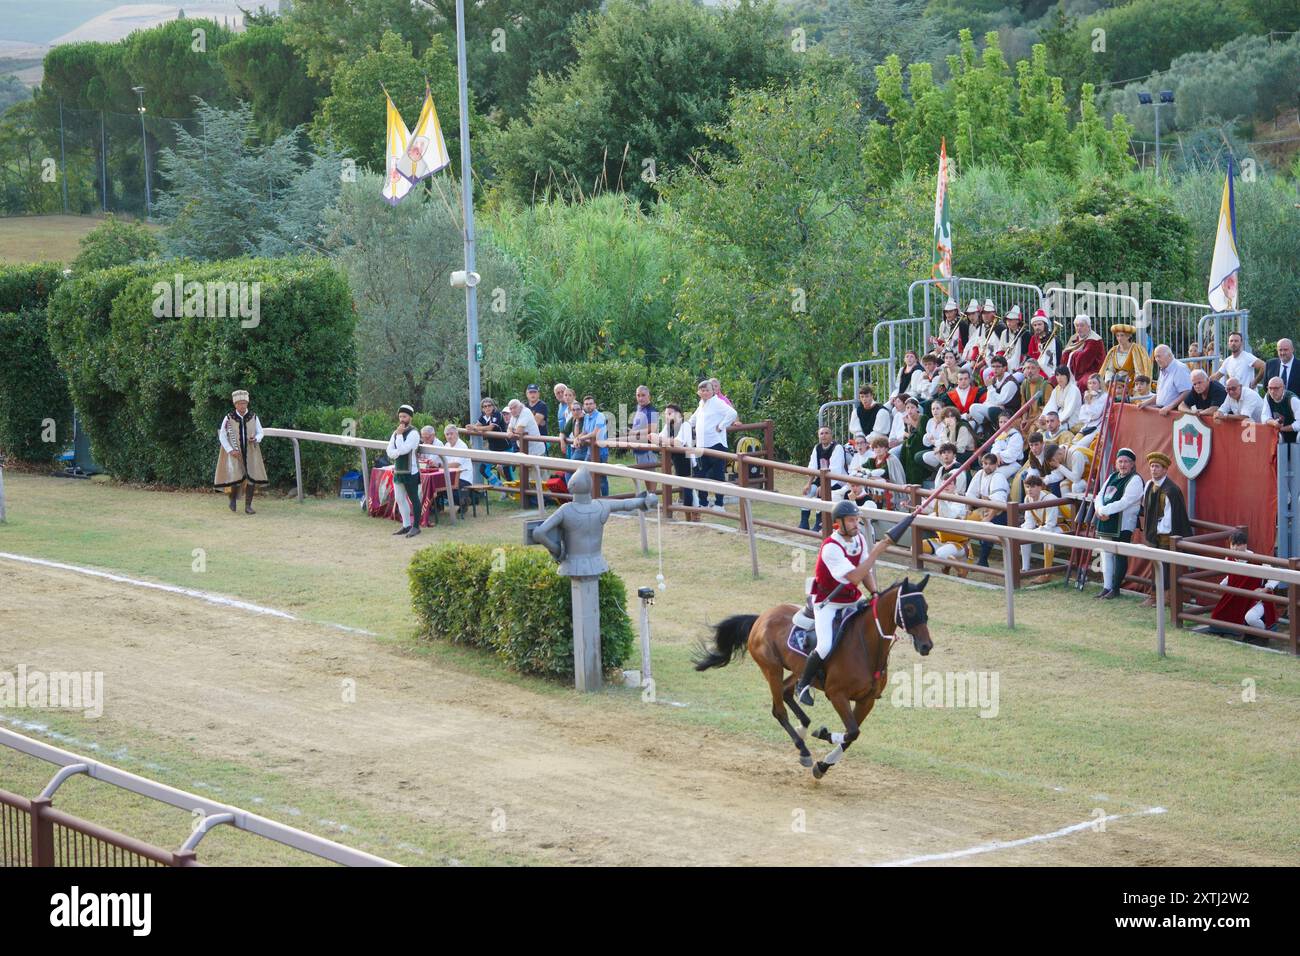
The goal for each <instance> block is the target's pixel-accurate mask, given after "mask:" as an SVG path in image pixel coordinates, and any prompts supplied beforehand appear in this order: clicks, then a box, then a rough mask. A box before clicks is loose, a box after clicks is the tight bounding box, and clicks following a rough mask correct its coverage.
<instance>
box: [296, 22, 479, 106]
mask: <svg viewBox="0 0 1300 956" xmlns="http://www.w3.org/2000/svg"><path fill="white" fill-rule="evenodd" d="M466 7H467V8H471V9H472V5H471V4H466ZM284 23H285V28H286V29H285V39H286V40H287V42H288V43H289V46H290V47H292V48H293V49H294V50H295V51H296V52H297V54H298V56H300V57H301V58H302V60H303V62H304V63H305V64H306V66H307V73H308V75H310V76H314V77H317V78H318V79H321V80H329V79H331V78H333V77H334V76H335V75H336V74H337V73H338V71H339V70H340V68H342V67H345V66H346V65H347V64H349V63H355V62H356V61H357V60H358V59H360V58H361V57H362V56H363V55H365V54H366V52H367V51H369V50H373V49H375V48H376V47H378V46H379V45H380V41H381V39H382V38H383V36H384V34H386V33H393V34H395V35H397V36H399V37H405V38H406V39H407V40H408V41H409V42H412V43H414V44H415V48H416V54H417V55H419V54H421V53H423V52H424V49H425V47H426V46H427V45H428V43H429V40H430V38H431V37H432V36H433V32H434V28H435V25H436V23H437V17H436V15H435V14H434V12H433V11H432V10H430V9H429V7H427V6H426V5H425V4H423V3H415V2H412V0H297V2H295V3H294V4H293V6H292V8H290V9H289V11H288V13H287V15H286V16H285V17H284ZM421 92H423V88H422V89H421ZM380 128H381V129H382V128H383V126H382V124H381V126H380Z"/></svg>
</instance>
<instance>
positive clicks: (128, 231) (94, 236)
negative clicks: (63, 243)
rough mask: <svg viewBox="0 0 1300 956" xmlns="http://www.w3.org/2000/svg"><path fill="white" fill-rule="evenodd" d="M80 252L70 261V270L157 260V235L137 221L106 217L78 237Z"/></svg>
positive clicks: (78, 270) (80, 271) (79, 271)
mask: <svg viewBox="0 0 1300 956" xmlns="http://www.w3.org/2000/svg"><path fill="white" fill-rule="evenodd" d="M80 250H81V251H80V252H78V253H77V258H75V259H73V260H72V271H73V273H82V272H93V271H94V270H95V269H109V268H112V267H113V266H124V265H128V264H129V263H132V262H136V261H138V260H141V259H157V258H158V252H159V244H158V238H157V237H156V236H155V235H154V234H153V233H152V232H150V231H149V229H148V228H147V227H145V226H143V225H141V224H140V223H138V222H125V221H123V220H121V219H118V218H116V217H115V216H113V214H112V213H109V215H108V217H107V218H106V219H105V220H104V221H103V222H102V223H100V224H99V225H98V226H96V227H95V228H94V229H92V230H90V232H88V233H86V234H85V235H84V236H82V237H81V244H80Z"/></svg>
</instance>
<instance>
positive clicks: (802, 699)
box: [794, 651, 822, 707]
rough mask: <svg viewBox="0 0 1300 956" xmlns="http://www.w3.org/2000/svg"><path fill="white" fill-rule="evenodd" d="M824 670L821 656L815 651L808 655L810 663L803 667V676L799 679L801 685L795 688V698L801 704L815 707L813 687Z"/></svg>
mask: <svg viewBox="0 0 1300 956" xmlns="http://www.w3.org/2000/svg"><path fill="white" fill-rule="evenodd" d="M821 670H822V659H821V655H820V654H818V653H817V652H816V651H813V652H812V653H811V654H809V655H808V662H807V663H806V664H804V666H803V676H802V677H800V678H799V683H798V685H797V686H796V687H795V689H794V692H795V697H796V698H798V700H799V703H801V704H804V705H806V706H808V707H811V706H812V705H813V695H812V685H813V681H815V680H817V675H818V674H820V673H821Z"/></svg>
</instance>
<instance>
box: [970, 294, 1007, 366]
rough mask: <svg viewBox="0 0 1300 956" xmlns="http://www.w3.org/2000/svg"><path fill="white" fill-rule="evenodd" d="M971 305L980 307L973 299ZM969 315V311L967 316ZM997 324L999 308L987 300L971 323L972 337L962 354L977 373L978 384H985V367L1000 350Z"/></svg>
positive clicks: (990, 300)
mask: <svg viewBox="0 0 1300 956" xmlns="http://www.w3.org/2000/svg"><path fill="white" fill-rule="evenodd" d="M970 304H971V305H972V306H977V307H978V303H977V302H976V300H975V299H972V300H971V303H970ZM969 314H970V313H969V311H968V312H967V315H969ZM997 324H998V313H997V306H995V305H994V304H993V300H992V299H985V300H984V306H983V308H982V309H981V310H980V312H979V314H978V315H977V316H976V317H975V319H974V321H972V322H971V327H970V335H969V337H968V338H967V339H966V351H965V352H964V353H963V354H962V358H963V359H965V360H966V361H967V362H969V363H970V366H971V371H973V372H974V373H975V383H976V384H981V383H982V382H983V374H982V373H983V371H984V367H985V366H986V365H987V364H988V360H989V359H990V358H992V356H993V353H994V352H995V351H997V349H998V343H999V341H1000V340H999V338H998V336H997V332H996V331H995V330H996V328H997Z"/></svg>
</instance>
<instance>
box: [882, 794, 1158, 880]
mask: <svg viewBox="0 0 1300 956" xmlns="http://www.w3.org/2000/svg"><path fill="white" fill-rule="evenodd" d="M1168 812H1169V811H1168V810H1166V809H1165V808H1164V807H1148V808H1147V809H1145V810H1138V811H1137V812H1136V813H1113V814H1111V815H1110V816H1105V817H1099V818H1097V819H1095V820H1085V821H1084V822H1082V823H1075V824H1071V825H1070V826H1068V827H1062V828H1061V829H1060V830H1054V831H1052V832H1051V833H1038V834H1035V835H1034V836H1029V837H1022V838H1021V839H1019V840H997V841H995V842H993V843H982V844H980V845H979V846H972V847H968V848H966V849H965V850H951V851H949V852H947V853H927V854H925V855H924V856H909V857H908V858H907V859H905V860H892V861H890V862H888V863H876V864H874V865H875V866H913V865H915V864H917V863H934V862H938V861H941V860H957V859H960V858H961V857H964V856H977V855H979V854H981V853H992V852H994V851H996V850H1010V849H1014V848H1015V847H1018V846H1027V845H1029V844H1030V843H1044V842H1046V841H1048V840H1056V839H1059V838H1061V837H1064V836H1069V835H1070V834H1072V833H1080V832H1082V831H1083V830H1091V829H1094V828H1095V827H1096V826H1097V825H1098V824H1101V823H1109V822H1111V821H1112V820H1120V819H1123V818H1125V817H1147V816H1154V815H1156V814H1160V813H1168Z"/></svg>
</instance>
